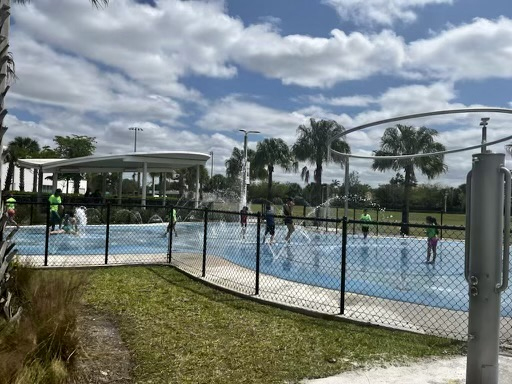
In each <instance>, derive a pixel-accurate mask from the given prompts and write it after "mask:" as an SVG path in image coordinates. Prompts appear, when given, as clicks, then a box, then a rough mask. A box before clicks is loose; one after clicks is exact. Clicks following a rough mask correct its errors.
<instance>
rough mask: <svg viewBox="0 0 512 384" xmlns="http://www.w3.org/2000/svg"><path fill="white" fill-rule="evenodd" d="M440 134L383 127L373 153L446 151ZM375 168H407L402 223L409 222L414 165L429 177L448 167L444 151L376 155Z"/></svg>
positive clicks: (405, 231) (413, 128)
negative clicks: (434, 153)
mask: <svg viewBox="0 0 512 384" xmlns="http://www.w3.org/2000/svg"><path fill="white" fill-rule="evenodd" d="M437 134H438V132H437V131H436V130H435V129H431V128H426V127H420V128H415V127H412V126H409V125H401V124H397V125H396V126H394V127H389V128H387V129H386V130H385V131H384V134H383V135H382V138H381V140H380V149H379V150H376V151H374V154H375V156H400V155H414V154H420V153H432V152H441V151H444V150H445V146H444V145H443V144H441V143H439V142H436V141H435V140H434V138H435V137H436V136H437ZM372 168H373V169H374V170H376V171H381V172H384V171H386V170H388V169H391V170H393V171H395V172H398V171H400V170H404V172H405V176H404V183H403V184H404V204H403V208H402V223H404V224H405V223H408V222H409V197H410V193H411V189H412V186H413V185H414V183H415V180H416V176H415V174H414V170H415V168H417V169H418V170H419V171H420V172H421V173H422V174H424V175H426V176H427V177H428V178H429V179H433V178H435V177H436V176H438V175H440V174H441V173H443V172H446V170H447V169H448V167H447V166H446V164H445V163H444V156H443V155H435V156H425V157H416V158H409V159H400V160H393V159H389V160H388V159H375V160H374V161H373V164H372ZM402 233H403V234H406V235H407V234H408V233H409V229H408V227H407V226H402Z"/></svg>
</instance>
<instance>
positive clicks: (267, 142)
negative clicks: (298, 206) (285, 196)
mask: <svg viewBox="0 0 512 384" xmlns="http://www.w3.org/2000/svg"><path fill="white" fill-rule="evenodd" d="M293 160H294V158H293V155H292V152H291V151H290V148H289V147H288V145H287V144H286V143H285V142H284V140H283V139H274V138H273V139H264V140H263V141H260V142H259V143H258V145H257V147H256V153H255V155H254V159H253V163H254V168H255V169H258V168H263V169H264V168H265V167H266V168H267V171H268V189H267V199H268V200H269V201H272V174H273V173H274V167H275V166H276V165H277V166H280V167H281V168H283V169H284V170H285V171H286V172H290V171H291V170H295V171H296V170H297V163H295V162H294V161H293Z"/></svg>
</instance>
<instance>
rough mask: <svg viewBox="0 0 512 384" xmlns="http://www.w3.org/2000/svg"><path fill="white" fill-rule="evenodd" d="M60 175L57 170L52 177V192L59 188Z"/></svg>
mask: <svg viewBox="0 0 512 384" xmlns="http://www.w3.org/2000/svg"><path fill="white" fill-rule="evenodd" d="M58 176H59V174H58V173H57V172H53V178H52V193H54V192H55V190H56V189H57V182H58V180H57V177H58Z"/></svg>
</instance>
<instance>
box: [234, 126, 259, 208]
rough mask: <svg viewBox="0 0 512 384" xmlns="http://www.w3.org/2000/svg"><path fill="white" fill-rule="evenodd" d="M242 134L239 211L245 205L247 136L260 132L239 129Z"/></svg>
mask: <svg viewBox="0 0 512 384" xmlns="http://www.w3.org/2000/svg"><path fill="white" fill-rule="evenodd" d="M239 131H240V132H243V133H244V160H243V164H242V185H241V188H240V209H242V208H243V207H245V206H246V205H247V135H249V134H250V133H260V131H246V130H245V129H239Z"/></svg>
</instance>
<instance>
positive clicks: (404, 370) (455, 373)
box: [303, 356, 512, 384]
mask: <svg viewBox="0 0 512 384" xmlns="http://www.w3.org/2000/svg"><path fill="white" fill-rule="evenodd" d="M499 364H500V365H499V372H500V373H499V375H500V376H499V382H500V383H503V384H508V383H512V357H509V356H500V361H499ZM303 383H304V384H306V383H307V384H404V383H410V384H463V383H466V357H465V356H464V357H457V358H450V359H444V360H428V361H424V362H421V363H416V364H411V365H408V366H401V367H389V368H372V369H363V370H357V371H352V372H346V373H342V374H340V375H337V376H332V377H327V378H324V379H315V380H304V381H303Z"/></svg>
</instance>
